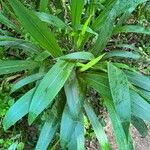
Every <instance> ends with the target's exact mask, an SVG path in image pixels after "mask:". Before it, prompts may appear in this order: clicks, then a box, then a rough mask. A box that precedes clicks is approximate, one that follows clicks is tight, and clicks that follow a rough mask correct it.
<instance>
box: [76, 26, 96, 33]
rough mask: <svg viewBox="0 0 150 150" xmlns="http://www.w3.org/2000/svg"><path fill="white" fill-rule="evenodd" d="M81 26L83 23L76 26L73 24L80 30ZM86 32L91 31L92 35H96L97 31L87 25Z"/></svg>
mask: <svg viewBox="0 0 150 150" xmlns="http://www.w3.org/2000/svg"><path fill="white" fill-rule="evenodd" d="M83 26H84V25H82V24H79V25H76V26H75V30H79V31H82V29H83ZM86 32H88V33H91V34H93V35H95V36H98V33H96V32H95V31H94V30H92V29H91V28H90V27H89V26H87V28H86Z"/></svg>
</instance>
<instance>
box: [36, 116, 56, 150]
mask: <svg viewBox="0 0 150 150" xmlns="http://www.w3.org/2000/svg"><path fill="white" fill-rule="evenodd" d="M57 128H58V123H57V119H56V118H55V117H53V116H51V118H49V120H47V121H46V122H45V123H44V126H43V127H42V130H41V133H40V136H39V139H38V142H37V145H36V148H35V150H47V148H48V145H49V144H50V143H51V141H52V139H53V138H54V135H55V133H56V130H57Z"/></svg>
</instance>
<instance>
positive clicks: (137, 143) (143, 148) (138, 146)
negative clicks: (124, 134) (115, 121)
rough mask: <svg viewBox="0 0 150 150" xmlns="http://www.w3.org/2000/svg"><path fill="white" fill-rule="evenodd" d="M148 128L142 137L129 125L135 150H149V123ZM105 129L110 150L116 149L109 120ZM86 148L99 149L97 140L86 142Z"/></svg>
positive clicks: (90, 149)
mask: <svg viewBox="0 0 150 150" xmlns="http://www.w3.org/2000/svg"><path fill="white" fill-rule="evenodd" d="M148 128H149V132H148V135H147V136H146V137H145V138H142V136H141V135H140V134H139V133H138V131H137V130H136V129H135V128H134V127H133V126H132V127H131V133H132V138H133V144H134V149H135V150H150V125H148ZM105 131H106V133H107V135H108V138H109V141H110V144H111V148H112V150H118V148H117V144H116V142H115V138H114V135H113V130H112V125H111V123H110V121H109V122H108V124H107V126H106V127H105ZM86 149H87V150H100V149H99V146H98V142H97V141H96V140H94V139H93V140H92V141H90V142H87V148H86Z"/></svg>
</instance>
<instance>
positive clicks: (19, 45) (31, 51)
mask: <svg viewBox="0 0 150 150" xmlns="http://www.w3.org/2000/svg"><path fill="white" fill-rule="evenodd" d="M0 46H4V47H8V48H9V47H11V48H15V49H22V50H23V51H24V52H25V53H26V54H28V55H29V56H33V55H35V54H38V52H40V51H41V50H40V48H39V47H38V46H36V45H34V44H32V43H31V42H29V41H25V40H21V39H16V38H13V37H10V36H0Z"/></svg>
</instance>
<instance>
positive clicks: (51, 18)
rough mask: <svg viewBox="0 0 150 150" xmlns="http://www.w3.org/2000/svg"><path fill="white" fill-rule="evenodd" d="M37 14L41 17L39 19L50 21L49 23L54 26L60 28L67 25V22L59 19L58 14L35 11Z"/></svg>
mask: <svg viewBox="0 0 150 150" xmlns="http://www.w3.org/2000/svg"><path fill="white" fill-rule="evenodd" d="M35 14H36V15H37V16H38V17H39V19H40V20H41V21H43V22H45V23H48V24H49V25H52V26H54V27H57V28H59V29H64V28H65V27H66V24H65V23H64V22H63V21H62V20H61V19H59V18H58V17H57V16H54V15H51V14H47V13H44V12H42V13H41V12H35Z"/></svg>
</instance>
